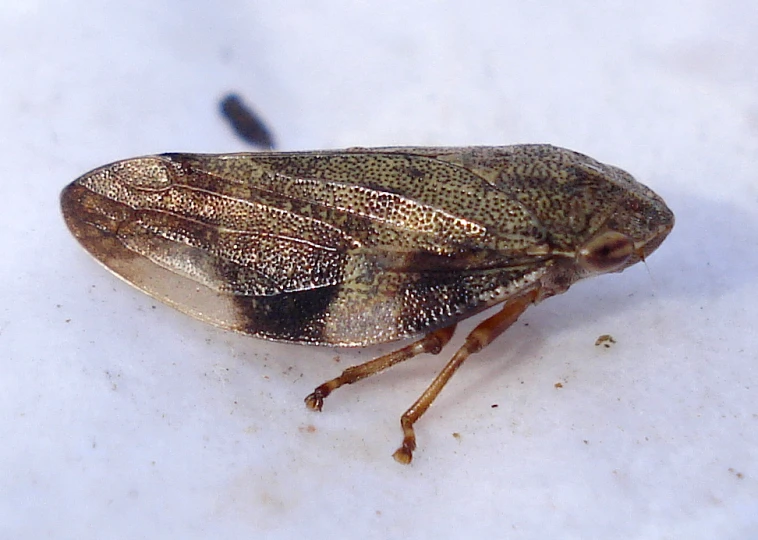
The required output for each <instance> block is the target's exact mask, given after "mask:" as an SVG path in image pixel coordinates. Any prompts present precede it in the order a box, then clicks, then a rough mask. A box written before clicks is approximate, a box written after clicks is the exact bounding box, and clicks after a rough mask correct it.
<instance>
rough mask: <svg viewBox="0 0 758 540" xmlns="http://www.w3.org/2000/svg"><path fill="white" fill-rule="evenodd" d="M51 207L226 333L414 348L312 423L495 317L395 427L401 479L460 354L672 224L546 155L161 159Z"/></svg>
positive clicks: (592, 175) (120, 264) (112, 174)
mask: <svg viewBox="0 0 758 540" xmlns="http://www.w3.org/2000/svg"><path fill="white" fill-rule="evenodd" d="M61 205H62V208H63V215H64V217H65V220H66V223H67V224H68V227H69V228H70V229H71V232H72V233H73V234H74V236H75V237H76V238H77V239H78V240H79V242H80V243H81V244H82V245H83V246H84V247H85V249H87V251H89V252H90V253H91V254H92V255H93V256H94V257H95V258H96V259H98V260H99V261H100V262H101V263H103V264H104V265H105V266H106V267H107V268H108V269H110V270H111V271H113V272H114V273H115V274H117V275H118V276H120V277H122V278H123V279H125V280H126V281H128V282H129V283H131V284H133V285H134V286H135V287H138V288H139V289H142V290H143V291H145V292H146V293H147V294H149V295H151V296H153V297H154V298H156V299H158V300H162V301H163V302H166V303H167V304H169V305H171V306H173V307H175V308H176V309H178V310H180V311H183V312H185V313H188V314H189V315H192V316H194V317H197V318H198V319H201V320H204V321H206V322H209V323H211V324H215V325H217V326H220V327H222V328H226V329H229V330H234V331H237V332H242V333H244V334H249V335H251V336H255V337H259V338H265V339H271V340H277V341H287V342H294V343H302V344H313V345H331V346H362V345H370V344H374V343H384V342H389V341H394V340H399V339H405V338H409V337H412V336H418V335H421V336H423V337H421V339H420V340H418V341H416V342H414V343H412V344H410V345H408V346H406V347H403V348H402V349H400V350H398V351H396V352H393V353H390V354H388V355H385V356H382V357H380V358H377V359H375V360H372V361H370V362H367V363H365V364H361V365H358V366H355V367H352V368H349V369H347V370H345V371H344V372H343V373H342V374H341V375H340V376H339V377H337V378H335V379H332V380H330V381H327V382H326V383H324V384H322V385H321V386H319V387H317V388H316V389H315V391H314V392H313V393H312V394H310V395H309V396H308V397H307V398H306V403H307V405H308V406H309V407H310V408H312V409H317V410H320V409H321V407H322V404H323V401H324V399H325V398H326V397H327V396H328V395H329V394H330V393H331V392H333V391H334V390H335V389H337V388H339V387H340V386H342V385H345V384H351V383H354V382H356V381H359V380H361V379H363V378H365V377H368V376H370V375H373V374H375V373H378V372H380V371H383V370H384V369H387V368H389V367H391V366H393V365H395V364H397V363H398V362H402V361H404V360H407V359H409V358H412V357H414V356H416V355H418V354H421V353H427V352H431V353H438V352H439V351H440V350H441V349H442V348H443V347H444V345H445V344H446V343H447V342H448V341H449V339H450V338H451V336H452V335H453V332H454V330H455V325H456V324H457V323H458V321H460V320H462V319H465V318H467V317H470V316H471V315H474V314H475V313H478V312H480V311H482V310H484V309H486V308H488V307H490V306H493V305H495V304H503V307H502V309H501V310H500V311H498V312H496V313H495V314H494V315H492V316H491V317H489V318H488V319H486V320H485V321H483V322H482V323H481V324H479V325H478V326H477V327H476V328H475V329H474V330H473V331H472V332H471V333H470V334H469V335H468V337H467V338H466V341H465V343H464V345H463V346H462V347H461V348H460V350H458V351H457V352H456V353H455V354H454V355H453V357H452V359H451V360H450V361H449V362H448V363H447V365H446V366H445V367H444V368H443V370H442V371H441V372H440V373H439V374H438V375H437V377H436V378H435V379H434V380H433V381H432V383H431V384H430V385H429V387H428V388H427V389H426V391H425V392H424V393H423V394H422V395H421V397H419V399H418V400H417V401H416V402H415V403H414V404H413V405H412V406H411V407H410V408H409V409H408V410H407V411H406V413H405V414H403V416H402V418H401V425H402V429H403V442H402V445H401V446H400V448H399V449H398V450H397V451H396V452H395V454H394V457H395V459H397V460H398V461H400V462H402V463H408V462H410V461H411V457H412V453H413V450H414V449H415V448H416V437H415V434H414V430H413V425H414V423H415V422H416V421H417V420H418V419H419V418H420V417H421V416H422V415H423V414H424V412H425V411H426V410H427V409H428V408H429V406H430V405H431V403H432V401H434V399H435V398H436V397H437V395H438V394H439V392H440V390H441V389H442V387H443V386H444V385H445V384H446V383H447V382H448V380H449V379H450V377H451V376H452V375H453V373H455V371H456V370H457V369H458V368H459V367H460V365H461V364H462V363H463V362H464V361H465V360H466V358H468V357H469V355H471V354H473V353H475V352H478V351H479V350H481V349H482V348H483V347H485V346H486V345H488V344H489V343H490V342H491V341H492V340H493V339H495V338H496V337H497V336H498V335H500V334H501V333H502V332H503V331H505V330H506V329H507V328H508V327H509V326H510V325H512V324H513V323H514V322H515V321H516V319H518V317H519V316H520V315H521V314H522V313H523V312H524V310H526V308H527V307H528V306H529V305H530V304H533V303H536V302H539V301H541V300H544V299H545V298H548V297H550V296H553V295H555V294H558V293H562V292H564V291H565V290H566V289H568V287H569V286H570V285H571V284H573V283H574V282H576V281H577V280H579V279H581V278H584V277H588V276H591V275H595V274H601V273H606V272H619V271H621V270H623V269H624V268H626V267H628V266H631V265H632V264H634V263H636V262H638V261H641V260H644V259H645V258H646V257H647V256H649V255H650V254H651V253H652V252H653V251H654V250H655V249H656V248H657V247H658V245H659V244H660V243H661V242H662V241H663V239H664V238H666V235H668V233H669V232H670V231H671V228H672V227H673V225H674V216H673V214H672V212H671V210H669V209H668V207H667V206H666V204H665V203H664V202H663V200H662V199H661V198H660V197H659V196H657V195H656V194H655V193H653V191H651V190H650V189H649V188H647V187H645V186H644V185H642V184H640V183H638V182H636V181H635V180H634V178H632V176H630V175H629V174H628V173H626V172H624V171H622V170H621V169H618V168H616V167H612V166H609V165H604V164H602V163H599V162H597V161H595V160H594V159H592V158H589V157H587V156H585V155H582V154H579V153H576V152H572V151H570V150H564V149H561V148H556V147H553V146H549V145H517V146H501V147H470V148H378V149H362V148H355V149H349V150H342V151H324V152H291V153H277V152H267V153H245V154H221V155H197V154H164V155H159V156H148V157H142V158H135V159H128V160H125V161H119V162H117V163H113V164H110V165H106V166H104V167H101V168H99V169H96V170H94V171H92V172H89V173H87V174H85V175H84V176H82V177H81V178H79V179H77V180H76V181H74V182H73V183H71V184H70V185H69V186H67V187H66V188H65V189H64V190H63V193H62V195H61Z"/></svg>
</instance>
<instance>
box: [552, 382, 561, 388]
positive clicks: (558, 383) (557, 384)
mask: <svg viewBox="0 0 758 540" xmlns="http://www.w3.org/2000/svg"><path fill="white" fill-rule="evenodd" d="M553 386H555V387H556V388H563V383H560V382H557V383H555V384H554V385H553Z"/></svg>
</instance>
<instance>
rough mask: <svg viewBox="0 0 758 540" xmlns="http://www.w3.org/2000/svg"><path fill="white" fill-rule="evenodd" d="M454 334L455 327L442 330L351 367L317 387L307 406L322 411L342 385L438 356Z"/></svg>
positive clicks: (306, 401)
mask: <svg viewBox="0 0 758 540" xmlns="http://www.w3.org/2000/svg"><path fill="white" fill-rule="evenodd" d="M454 332H455V325H452V326H448V327H447V328H441V329H440V330H435V331H434V332H431V333H429V334H427V335H425V336H424V337H423V338H421V339H420V340H418V341H415V342H413V343H411V344H410V345H408V346H407V347H403V348H402V349H399V350H397V351H393V352H391V353H389V354H385V355H384V356H380V357H379V358H375V359H373V360H369V361H368V362H365V363H363V364H359V365H357V366H353V367H349V368H347V369H346V370H345V371H343V372H342V373H341V374H340V376H339V377H336V378H334V379H332V380H330V381H326V382H325V383H324V384H322V385H321V386H319V387H317V388H316V389H315V390H314V391H313V393H312V394H310V395H309V396H308V397H306V398H305V404H306V405H307V406H308V408H309V409H313V410H315V411H320V410H321V407H323V405H324V398H326V397H327V396H328V395H329V394H331V393H332V392H333V391H334V390H336V389H337V388H339V387H340V386H342V385H345V384H353V383H354V382H357V381H360V380H361V379H365V378H366V377H370V376H371V375H375V374H376V373H380V372H382V371H384V370H385V369H388V368H391V367H392V366H394V365H395V364H399V363H400V362H404V361H406V360H409V359H411V358H413V357H414V356H418V355H419V354H423V353H431V354H438V353H439V352H440V351H441V350H442V348H443V347H444V346H445V345H447V342H448V341H450V338H451V337H453V333H454Z"/></svg>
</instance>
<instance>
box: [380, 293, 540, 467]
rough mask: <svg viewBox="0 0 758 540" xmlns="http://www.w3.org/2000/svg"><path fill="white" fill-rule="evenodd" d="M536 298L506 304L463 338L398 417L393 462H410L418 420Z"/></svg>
mask: <svg viewBox="0 0 758 540" xmlns="http://www.w3.org/2000/svg"><path fill="white" fill-rule="evenodd" d="M538 294H539V289H533V290H531V291H529V292H528V293H526V294H523V295H521V296H519V297H517V298H514V299H513V300H510V301H508V302H506V303H505V305H504V306H503V309H502V310H500V311H498V312H497V313H496V314H494V315H493V316H492V317H490V318H489V319H486V320H484V321H482V322H481V323H480V324H479V325H478V326H477V327H476V328H474V329H473V330H472V331H471V333H470V334H469V335H468V336H467V337H466V342H465V343H464V344H463V346H462V347H461V348H460V349H458V351H457V352H456V353H455V355H454V356H453V358H452V359H451V360H450V361H449V362H448V363H447V364H446V365H445V367H444V368H442V371H440V372H439V374H438V375H437V376H436V377H435V378H434V380H433V381H432V383H431V384H430V385H429V387H428V388H427V389H426V390H424V393H423V394H421V396H420V397H419V398H418V399H417V400H416V402H415V403H414V404H413V405H411V406H410V408H409V409H408V410H407V411H405V414H403V416H401V417H400V426H401V427H402V429H403V443H402V445H400V448H398V449H397V450H396V451H395V453H394V454H393V455H392V457H394V458H395V460H396V461H398V462H399V463H403V464H408V463H410V462H411V459H413V451H414V450H415V449H416V433H415V432H414V430H413V424H415V423H416V422H417V421H418V419H419V418H421V416H422V415H423V414H424V413H425V412H426V410H427V409H428V408H429V407H430V406H431V404H432V402H433V401H434V400H435V399H436V398H437V396H438V395H439V393H440V392H441V391H442V388H443V387H444V386H445V385H446V384H447V382H448V381H449V380H450V378H451V377H452V376H453V374H454V373H455V372H456V371H457V370H458V368H459V367H461V364H463V362H464V361H465V360H466V359H467V358H468V357H469V356H470V355H472V354H474V353H477V352H479V351H481V350H482V349H483V348H484V347H486V346H487V345H489V344H490V343H492V341H493V340H494V339H495V338H496V337H498V336H499V335H500V334H502V333H503V332H505V330H507V329H508V327H510V326H511V325H512V324H513V323H515V322H516V320H517V319H518V318H519V317H520V316H521V314H522V313H523V312H524V311H526V308H528V307H529V306H530V305H531V304H532V303H533V302H534V301H535V300H536V299H537V296H538Z"/></svg>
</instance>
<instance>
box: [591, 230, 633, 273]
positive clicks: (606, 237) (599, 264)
mask: <svg viewBox="0 0 758 540" xmlns="http://www.w3.org/2000/svg"><path fill="white" fill-rule="evenodd" d="M633 254H634V242H633V241H632V239H631V238H629V237H628V236H626V235H625V234H621V233H619V232H616V231H608V232H605V233H603V234H601V235H600V236H597V237H595V238H593V239H592V240H590V241H589V242H587V243H586V244H585V245H584V246H583V247H582V248H581V249H580V250H579V264H580V265H581V266H582V268H584V269H585V270H588V271H590V272H592V273H595V274H601V273H605V272H613V271H614V270H620V269H621V268H623V267H624V266H625V264H626V263H627V262H628V261H629V259H630V258H631V256H632V255H633Z"/></svg>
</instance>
